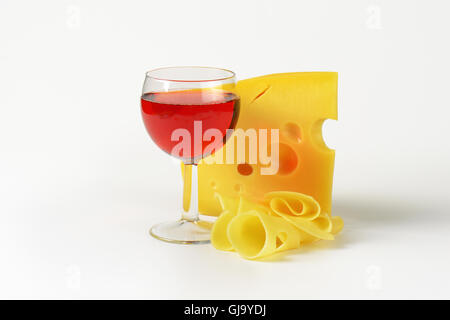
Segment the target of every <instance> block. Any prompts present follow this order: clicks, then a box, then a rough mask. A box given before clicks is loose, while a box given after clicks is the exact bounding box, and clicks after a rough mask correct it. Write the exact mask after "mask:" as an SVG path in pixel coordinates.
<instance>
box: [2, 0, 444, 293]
mask: <svg viewBox="0 0 450 320" xmlns="http://www.w3.org/2000/svg"><path fill="white" fill-rule="evenodd" d="M449 10H450V3H449V2H448V1H445V0H441V1H438V0H435V1H417V0H416V1H411V0H409V1H406V0H404V1H400V0H391V1H382V0H370V1H369V0H353V1H350V0H344V1H335V0H334V1H333V0H328V1H324V0H320V1H280V0H276V1H275V0H264V1H257V0H250V1H244V0H227V1H211V0H203V1H198V0H192V1H182V0H179V1H162V0H161V1H149V0H145V1H106V0H105V1H87V0H85V1H84V0H65V1H60V0H58V1H57V0H54V1H49V0H43V1H31V0H29V1H23V0H22V1H20V0H19V1H13V0H2V1H1V2H0V219H1V220H0V298H63V299H66V298H176V299H179V298H195V299H197V298H212V299H215V298H250V299H259V298H274V299H282V298H292V299H309V298H450V293H449V287H450V277H449V270H450V257H449V244H450V217H449V205H450V200H449V184H450V169H449V165H448V164H449V161H450V151H449V136H450V129H449V125H448V123H449V120H450V111H449V108H450V103H449V92H450V90H449V87H450V76H449V75H450V62H449V56H450V47H449V41H448V31H449V30H450V20H449V19H448V12H450V11H449ZM169 65H208V66H218V67H224V68H229V69H232V70H234V71H236V73H237V74H238V77H239V78H240V79H243V78H248V77H251V76H257V75H263V74H268V73H275V72H289V71H337V72H339V121H338V122H334V121H327V123H326V127H325V135H326V140H327V142H328V144H329V145H330V146H332V147H334V148H336V150H337V152H336V170H335V184H334V208H333V211H334V212H333V213H334V214H335V215H340V216H342V217H343V219H344V221H345V223H346V227H345V229H344V232H343V233H342V234H341V235H340V236H339V237H338V238H337V240H336V241H334V242H324V241H322V242H321V243H318V244H315V245H313V246H308V247H304V248H302V249H300V250H297V251H294V252H290V253H289V254H286V255H284V256H282V257H279V258H280V259H279V260H278V261H275V262H272V261H266V262H254V261H246V260H243V259H241V258H239V257H238V256H237V255H236V254H234V253H224V252H220V251H216V250H215V249H213V248H212V247H211V246H209V245H205V246H177V245H170V244H166V243H162V242H159V241H157V240H154V239H153V238H151V237H150V236H149V235H148V229H149V227H150V226H151V225H152V224H153V223H156V222H160V221H163V220H170V219H175V218H176V217H177V215H178V212H179V209H180V197H181V181H180V173H179V167H178V164H177V163H176V162H175V161H173V160H171V159H170V158H169V157H168V156H167V155H165V154H164V153H163V152H161V151H160V150H159V149H158V148H157V147H156V146H155V145H154V144H153V143H152V142H151V140H150V138H149V137H148V136H147V133H146V132H145V129H144V126H143V124H142V123H141V117H140V111H139V97H140V93H141V88H142V83H143V80H144V72H145V71H146V70H148V69H152V68H155V67H160V66H169Z"/></svg>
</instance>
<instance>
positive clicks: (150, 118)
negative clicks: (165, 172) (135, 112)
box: [141, 90, 239, 161]
mask: <svg viewBox="0 0 450 320" xmlns="http://www.w3.org/2000/svg"><path fill="white" fill-rule="evenodd" d="M141 106H142V117H143V120H144V124H145V127H146V129H147V132H148V133H149V135H150V136H151V137H152V139H153V141H154V142H155V143H156V144H157V145H158V146H159V147H160V148H161V149H162V150H164V151H165V152H167V153H169V154H171V155H174V156H177V157H180V158H183V156H182V155H181V154H180V155H175V154H173V153H172V150H174V147H175V146H176V145H177V144H178V143H179V141H178V140H174V139H172V138H171V137H172V133H173V132H174V131H175V130H177V129H186V130H187V131H188V132H189V133H190V137H191V139H190V142H191V147H190V153H189V155H190V156H191V159H190V160H191V161H193V159H201V158H202V157H203V156H206V154H205V149H206V148H207V146H208V145H209V144H210V143H213V142H215V141H204V140H203V139H202V137H203V134H204V132H205V131H207V130H208V129H217V130H219V131H220V133H221V135H222V141H221V142H224V141H225V138H226V131H227V129H234V127H235V124H236V121H237V117H238V115H239V97H238V96H237V95H235V94H234V93H231V92H227V91H223V90H181V91H169V92H155V93H146V94H144V95H142V98H141ZM195 121H197V122H199V121H200V122H201V137H197V136H196V134H195V132H194V122H195ZM198 138H200V143H201V148H198V149H196V148H195V146H194V143H195V141H194V139H198ZM184 160H185V161H186V160H187V161H189V159H184Z"/></svg>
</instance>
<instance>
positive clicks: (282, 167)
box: [275, 143, 298, 175]
mask: <svg viewBox="0 0 450 320" xmlns="http://www.w3.org/2000/svg"><path fill="white" fill-rule="evenodd" d="M278 148H279V149H278V150H279V163H278V174H279V175H287V174H290V173H292V172H294V171H295V169H297V167H298V156H297V153H296V152H295V151H294V149H293V148H292V147H291V146H289V145H287V144H285V143H280V144H279V146H278ZM275 161H276V160H275Z"/></svg>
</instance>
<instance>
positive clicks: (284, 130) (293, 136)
mask: <svg viewBox="0 0 450 320" xmlns="http://www.w3.org/2000/svg"><path fill="white" fill-rule="evenodd" d="M281 134H282V135H283V136H284V137H286V138H287V139H288V140H290V141H292V142H295V143H300V142H301V138H302V136H301V131H300V127H299V126H298V125H296V124H295V123H292V122H288V123H285V124H284V125H283V126H282V127H281Z"/></svg>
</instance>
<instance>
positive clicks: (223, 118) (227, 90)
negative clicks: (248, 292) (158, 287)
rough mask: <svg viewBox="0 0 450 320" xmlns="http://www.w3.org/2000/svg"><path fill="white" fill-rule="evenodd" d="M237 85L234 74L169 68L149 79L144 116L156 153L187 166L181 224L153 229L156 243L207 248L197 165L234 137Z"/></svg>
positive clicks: (144, 92)
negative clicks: (201, 216) (178, 160)
mask: <svg viewBox="0 0 450 320" xmlns="http://www.w3.org/2000/svg"><path fill="white" fill-rule="evenodd" d="M235 84H236V78H235V74H234V73H233V72H232V71H229V70H225V69H219V68H211V67H167V68H159V69H155V70H151V71H149V72H147V73H146V77H145V82H144V87H143V90H142V97H141V111H142V118H143V120H144V124H145V127H146V129H147V132H148V133H149V135H150V137H151V138H152V139H153V141H154V142H155V143H156V144H157V145H158V147H160V148H161V149H162V150H163V151H165V152H166V153H168V154H170V155H172V156H174V157H176V158H179V159H180V160H181V161H183V163H184V165H185V166H184V175H183V176H184V177H183V180H184V186H183V192H184V200H183V212H182V215H181V219H180V220H178V221H174V222H165V223H160V224H157V225H154V226H153V227H152V228H151V229H150V234H151V235H152V236H153V237H155V238H157V239H160V240H163V241H167V242H173V243H184V244H196V243H208V242H209V239H210V223H207V222H206V221H202V220H200V219H199V212H198V175H197V164H198V162H199V161H200V160H201V159H202V158H204V157H206V156H208V155H209V154H211V153H213V152H214V151H217V150H218V149H219V148H220V147H222V146H223V143H224V142H225V141H226V139H227V138H228V137H229V136H230V131H228V129H234V127H235V125H236V121H237V118H238V116H239V96H238V95H237V94H236V92H235V91H234V89H235ZM227 133H228V134H227ZM212 137H215V138H214V139H212ZM218 140H220V141H218ZM212 143H215V147H214V148H211V144H212Z"/></svg>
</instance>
